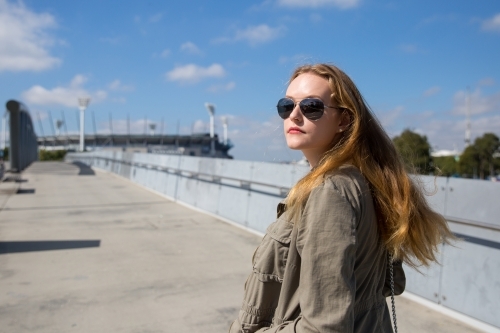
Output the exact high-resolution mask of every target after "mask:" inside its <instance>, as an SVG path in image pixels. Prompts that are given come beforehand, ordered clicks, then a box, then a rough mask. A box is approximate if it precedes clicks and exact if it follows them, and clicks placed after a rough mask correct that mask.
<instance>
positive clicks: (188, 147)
mask: <svg viewBox="0 0 500 333" xmlns="http://www.w3.org/2000/svg"><path fill="white" fill-rule="evenodd" d="M79 140H80V137H79V135H78V134H74V135H59V136H45V137H38V147H39V148H40V149H46V150H58V149H64V150H69V151H77V150H78V148H79V142H80V141H79ZM213 140H214V152H213V153H212V151H211V147H212V145H211V142H212V141H211V139H210V134H205V133H203V134H193V135H142V134H140V135H139V134H134V135H128V134H113V135H110V134H97V135H93V134H87V135H85V147H86V150H101V149H106V150H108V149H113V150H116V149H119V150H122V151H130V152H144V153H154V154H167V155H189V156H204V157H217V158H230V159H232V158H233V157H232V156H231V155H229V153H228V152H229V149H231V148H232V147H233V144H232V143H231V141H230V140H228V141H227V143H226V144H224V143H223V142H220V141H219V137H218V135H217V134H215V136H214V139H213Z"/></svg>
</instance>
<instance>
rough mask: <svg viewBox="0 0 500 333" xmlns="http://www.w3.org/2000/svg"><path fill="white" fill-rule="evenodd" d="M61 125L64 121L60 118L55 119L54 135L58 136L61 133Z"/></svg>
mask: <svg viewBox="0 0 500 333" xmlns="http://www.w3.org/2000/svg"><path fill="white" fill-rule="evenodd" d="M62 125H64V122H63V121H62V120H59V119H58V120H56V129H57V132H56V136H59V134H61V127H62Z"/></svg>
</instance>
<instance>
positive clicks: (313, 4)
mask: <svg viewBox="0 0 500 333" xmlns="http://www.w3.org/2000/svg"><path fill="white" fill-rule="evenodd" d="M360 2H361V1H360V0H278V4H279V5H281V6H285V7H296V8H319V7H337V8H340V9H349V8H354V7H357V6H358V5H359V4H360Z"/></svg>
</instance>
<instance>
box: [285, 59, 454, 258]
mask: <svg viewBox="0 0 500 333" xmlns="http://www.w3.org/2000/svg"><path fill="white" fill-rule="evenodd" d="M304 73H309V74H314V75H318V76H320V77H322V78H324V79H326V80H327V81H328V84H329V86H330V89H331V91H332V94H331V102H332V103H333V105H335V106H337V107H338V108H339V109H343V110H344V112H347V113H348V116H349V118H350V124H349V126H348V128H346V130H345V131H344V132H343V134H342V137H341V138H340V140H339V141H338V142H337V143H336V144H335V145H334V146H333V147H332V148H331V149H330V150H329V151H327V152H326V153H324V155H323V157H322V159H321V160H320V162H319V163H318V165H317V167H315V168H314V169H313V170H311V172H309V173H308V174H307V175H306V176H304V178H302V179H301V180H300V181H299V182H298V183H297V184H296V185H295V186H294V187H293V188H292V189H291V191H290V192H289V194H288V196H287V199H286V205H287V210H289V213H290V214H291V216H292V217H293V218H297V217H298V216H300V213H301V211H302V209H303V207H304V206H305V204H306V202H307V199H308V197H309V194H310V193H311V191H312V189H313V188H315V187H316V186H318V185H320V184H321V182H322V181H323V178H324V177H325V176H326V175H328V174H330V173H332V172H334V171H335V170H336V169H338V168H339V167H340V166H342V165H343V164H347V163H348V164H352V165H354V166H356V167H357V168H358V169H359V170H360V171H361V173H362V174H363V176H364V177H365V179H366V180H367V181H368V183H369V186H370V189H371V191H372V196H373V201H374V204H375V209H376V212H377V220H378V226H379V230H380V233H381V237H382V240H383V241H384V244H385V247H386V248H387V250H388V251H389V253H391V254H392V255H393V257H394V258H397V259H400V260H403V261H404V262H406V263H407V264H409V265H410V266H413V267H415V266H417V265H419V264H422V265H424V266H428V265H429V264H430V262H433V261H437V259H436V252H437V250H438V245H439V244H440V243H441V242H442V241H445V242H447V239H450V238H454V236H453V234H452V233H451V232H450V230H449V229H448V225H447V222H446V220H445V219H444V217H443V216H441V215H440V214H438V213H436V212H434V211H433V210H432V209H431V208H430V207H429V205H428V203H427V201H426V200H425V197H424V194H423V189H422V188H421V187H420V186H418V185H417V184H416V183H415V182H414V181H413V180H412V179H411V178H410V176H409V175H408V173H407V172H406V170H405V165H404V163H403V161H402V159H401V157H400V156H399V154H398V152H397V151H396V148H395V147H394V144H393V143H392V140H391V139H390V138H389V136H388V135H387V134H386V133H385V131H384V129H383V128H382V126H381V125H380V123H379V122H378V120H377V119H376V118H375V116H374V115H373V114H372V112H371V111H370V109H369V107H368V106H367V104H366V102H365V101H364V99H363V97H362V96H361V94H360V92H359V91H358V89H357V88H356V86H355V85H354V83H353V81H352V80H351V79H350V78H349V77H348V76H347V75H346V74H345V73H344V72H343V71H341V70H340V69H339V68H337V67H335V66H333V65H330V64H315V65H304V66H301V67H298V68H297V69H296V70H295V71H294V72H293V74H292V76H291V78H290V82H291V81H293V80H294V79H295V78H296V77H298V76H299V75H301V74H304Z"/></svg>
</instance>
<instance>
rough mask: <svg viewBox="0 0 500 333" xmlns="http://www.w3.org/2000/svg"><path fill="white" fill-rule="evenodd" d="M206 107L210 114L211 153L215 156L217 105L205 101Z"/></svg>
mask: <svg viewBox="0 0 500 333" xmlns="http://www.w3.org/2000/svg"><path fill="white" fill-rule="evenodd" d="M205 107H206V108H207V111H208V114H209V115H210V154H211V155H212V156H215V142H214V137H215V123H214V116H215V105H213V104H210V103H205Z"/></svg>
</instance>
